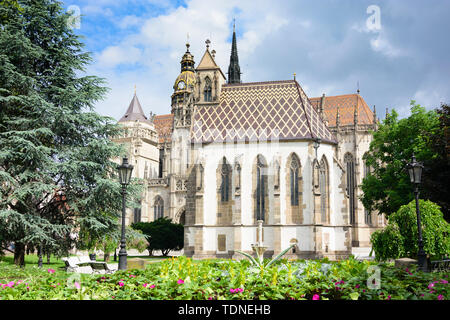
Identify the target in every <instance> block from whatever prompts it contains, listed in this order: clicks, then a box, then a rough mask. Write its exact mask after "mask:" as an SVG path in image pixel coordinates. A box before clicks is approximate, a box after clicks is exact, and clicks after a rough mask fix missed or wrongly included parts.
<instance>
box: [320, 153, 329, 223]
mask: <svg viewBox="0 0 450 320" xmlns="http://www.w3.org/2000/svg"><path fill="white" fill-rule="evenodd" d="M328 183H329V182H328V165H327V162H326V160H325V158H322V160H321V161H320V169H319V188H320V215H321V220H322V223H325V222H329V213H328V208H329V205H328V201H329V200H328V199H329V194H328V190H329V185H328Z"/></svg>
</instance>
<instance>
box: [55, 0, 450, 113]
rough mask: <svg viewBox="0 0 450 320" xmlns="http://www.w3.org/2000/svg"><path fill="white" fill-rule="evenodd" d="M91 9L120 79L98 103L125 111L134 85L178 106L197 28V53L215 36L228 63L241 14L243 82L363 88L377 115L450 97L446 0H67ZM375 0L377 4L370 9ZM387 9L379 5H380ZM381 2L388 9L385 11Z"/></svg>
mask: <svg viewBox="0 0 450 320" xmlns="http://www.w3.org/2000/svg"><path fill="white" fill-rule="evenodd" d="M64 5H65V7H66V8H68V7H69V6H71V5H75V6H77V7H78V8H79V9H80V12H81V15H82V18H81V24H80V28H79V29H77V30H76V32H77V33H78V34H80V35H82V36H83V37H84V42H85V44H86V49H87V50H88V51H90V52H92V57H93V63H92V65H90V66H89V67H88V69H87V73H88V74H95V75H97V76H100V77H103V78H105V79H106V81H107V83H108V87H109V88H110V89H111V90H110V92H109V93H108V94H107V96H106V97H105V100H104V101H100V102H99V103H98V104H97V105H96V110H97V112H99V113H101V114H103V115H108V116H111V117H114V118H116V119H119V118H120V117H121V116H122V115H123V113H124V112H125V110H126V108H127V107H128V104H129V102H130V101H131V99H132V96H133V93H134V85H136V86H137V94H138V97H139V100H140V101H141V104H142V106H143V108H144V111H145V112H146V113H147V114H149V113H150V112H153V113H156V114H167V113H170V95H171V94H172V92H173V88H172V86H173V82H174V81H175V79H176V77H177V76H178V74H179V71H180V64H179V62H180V60H181V57H182V55H183V54H184V52H185V51H186V47H185V43H186V40H187V34H188V33H189V42H190V44H191V47H190V51H191V52H192V53H193V54H194V59H195V61H196V62H197V63H198V62H200V59H201V57H202V56H203V53H204V51H205V40H206V39H207V38H208V39H210V40H211V49H215V50H216V52H217V54H216V61H217V63H218V64H219V66H220V67H221V68H222V71H223V72H224V73H226V72H227V70H228V64H229V56H230V49H231V35H232V24H233V18H235V19H236V31H237V36H238V39H237V41H238V52H239V62H240V66H241V71H242V72H243V75H242V80H243V81H244V82H253V81H269V80H286V79H292V78H293V73H296V74H297V76H296V79H297V81H298V82H299V83H300V85H301V86H302V87H303V88H304V90H305V91H306V93H307V94H308V96H309V97H317V96H321V95H322V94H323V93H325V94H326V95H328V96H331V95H339V94H348V93H355V92H356V90H357V83H359V88H360V90H361V95H362V97H363V98H364V99H365V100H366V102H367V103H368V104H369V106H371V107H373V106H374V105H376V108H377V115H378V116H379V117H384V115H385V110H386V108H389V109H392V108H395V109H396V110H397V112H399V114H400V116H401V117H405V116H408V115H409V110H410V107H409V103H410V100H412V99H414V100H416V101H417V103H419V104H421V105H422V106H425V107H426V108H427V109H432V108H437V107H439V106H440V104H441V103H442V102H450V77H449V76H450V59H449V52H450V50H449V49H450V43H449V41H448V34H449V32H450V25H449V24H448V17H449V16H450V1H447V0H429V1H423V0H389V1H376V0H370V1H365V0H315V1H313V0H280V1H269V0H258V1H256V0H228V1H216V0H185V1H164V0H96V1H92V0H65V1H64ZM374 6H375V8H376V10H375V11H374V10H368V9H370V8H373V7H374ZM377 10H379V11H377ZM378 12H379V15H378V14H377V13H378Z"/></svg>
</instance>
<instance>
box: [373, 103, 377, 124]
mask: <svg viewBox="0 0 450 320" xmlns="http://www.w3.org/2000/svg"><path fill="white" fill-rule="evenodd" d="M373 123H377V108H375V105H373Z"/></svg>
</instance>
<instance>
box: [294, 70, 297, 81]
mask: <svg viewBox="0 0 450 320" xmlns="http://www.w3.org/2000/svg"><path fill="white" fill-rule="evenodd" d="M296 75H297V74H296V73H295V72H294V80H295V76H296Z"/></svg>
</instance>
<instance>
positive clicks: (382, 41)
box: [370, 33, 406, 58]
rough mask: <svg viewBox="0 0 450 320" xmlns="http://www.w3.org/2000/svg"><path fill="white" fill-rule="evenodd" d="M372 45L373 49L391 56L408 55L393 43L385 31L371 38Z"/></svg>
mask: <svg viewBox="0 0 450 320" xmlns="http://www.w3.org/2000/svg"><path fill="white" fill-rule="evenodd" d="M370 47H371V48H372V50H374V51H376V52H380V53H382V54H384V55H386V56H388V57H391V58H395V57H400V56H404V55H406V53H405V52H404V51H403V50H402V49H400V48H397V47H395V46H394V45H392V44H391V42H390V41H389V40H388V39H387V38H386V37H385V35H384V34H383V33H379V34H378V36H377V37H376V38H374V39H371V40H370Z"/></svg>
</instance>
